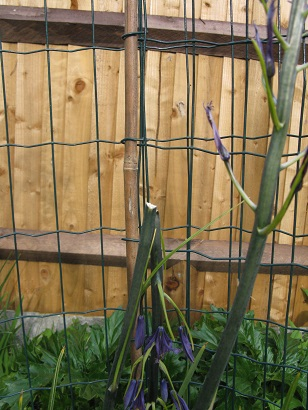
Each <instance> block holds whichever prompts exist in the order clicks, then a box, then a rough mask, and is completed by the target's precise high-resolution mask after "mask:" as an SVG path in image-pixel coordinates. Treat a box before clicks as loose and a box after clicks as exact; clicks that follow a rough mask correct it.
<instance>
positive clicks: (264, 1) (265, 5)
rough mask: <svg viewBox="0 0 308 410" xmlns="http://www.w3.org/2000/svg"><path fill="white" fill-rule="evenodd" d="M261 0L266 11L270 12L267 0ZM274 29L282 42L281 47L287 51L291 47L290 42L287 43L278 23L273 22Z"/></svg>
mask: <svg viewBox="0 0 308 410" xmlns="http://www.w3.org/2000/svg"><path fill="white" fill-rule="evenodd" d="M260 1H261V3H262V5H263V7H264V10H265V12H266V13H268V4H267V1H266V0H260ZM273 31H274V33H275V36H276V37H277V39H278V41H279V43H280V44H281V47H282V48H283V50H284V51H286V50H287V49H288V47H289V44H288V43H286V41H285V39H284V38H283V37H282V35H281V33H280V31H279V29H278V27H277V24H276V23H273Z"/></svg>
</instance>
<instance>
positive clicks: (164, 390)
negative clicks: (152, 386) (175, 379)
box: [160, 379, 168, 402]
mask: <svg viewBox="0 0 308 410" xmlns="http://www.w3.org/2000/svg"><path fill="white" fill-rule="evenodd" d="M160 395H161V398H162V399H163V401H164V402H166V401H167V400H168V383H167V380H166V379H161V382H160Z"/></svg>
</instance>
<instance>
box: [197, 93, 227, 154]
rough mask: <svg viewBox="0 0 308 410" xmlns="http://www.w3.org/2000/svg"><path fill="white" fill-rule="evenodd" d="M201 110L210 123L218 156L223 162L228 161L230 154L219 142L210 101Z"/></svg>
mask: <svg viewBox="0 0 308 410" xmlns="http://www.w3.org/2000/svg"><path fill="white" fill-rule="evenodd" d="M203 108H204V109H205V112H206V116H207V119H208V121H209V123H210V125H211V127H212V129H213V132H214V141H215V145H216V149H217V151H218V153H219V156H220V158H221V159H222V160H223V161H228V160H229V158H230V153H229V151H228V150H227V148H226V147H225V146H224V145H223V143H222V142H221V138H220V135H219V132H218V129H217V127H216V124H215V122H214V120H213V116H212V110H213V108H214V107H213V104H212V101H211V102H210V103H208V104H207V105H204V104H203Z"/></svg>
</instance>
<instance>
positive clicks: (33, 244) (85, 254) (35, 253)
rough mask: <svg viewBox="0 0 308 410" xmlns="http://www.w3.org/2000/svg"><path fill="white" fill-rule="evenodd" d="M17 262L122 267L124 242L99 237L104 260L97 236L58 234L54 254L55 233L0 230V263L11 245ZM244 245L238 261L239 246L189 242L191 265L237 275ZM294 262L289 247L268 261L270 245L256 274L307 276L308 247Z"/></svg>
mask: <svg viewBox="0 0 308 410" xmlns="http://www.w3.org/2000/svg"><path fill="white" fill-rule="evenodd" d="M14 237H15V238H16V245H17V249H16V250H17V253H18V254H19V259H20V260H26V261H36V262H54V263H58V262H59V257H60V255H61V262H62V263H70V264H84V265H98V266H99V265H101V264H102V263H104V265H105V266H118V267H124V266H126V248H125V240H123V238H122V237H121V236H117V235H107V234H103V250H104V257H103V258H102V255H101V244H100V235H99V234H97V233H82V234H79V233H78V234H76V233H69V232H60V233H59V243H60V250H58V241H57V234H56V233H55V232H42V231H30V230H18V231H16V233H15V234H14V233H13V232H12V230H11V229H5V228H0V259H6V258H11V259H14V258H15V255H16V253H15V243H14V242H15V241H14ZM179 244H180V240H178V239H165V246H166V250H167V251H170V250H172V249H174V248H176V247H177V246H178V245H179ZM247 248H248V244H247V243H243V244H242V257H241V258H239V243H238V242H233V243H232V252H231V256H230V247H229V242H228V241H213V240H212V241H211V240H193V241H192V242H191V251H190V252H191V255H190V260H191V264H192V265H193V266H194V267H195V268H196V269H198V270H199V271H202V272H205V271H210V272H228V271H229V268H230V271H231V272H237V271H238V267H239V263H243V262H244V259H245V255H246V253H247ZM294 252H295V254H294V261H293V263H292V262H291V260H292V247H291V246H289V245H280V244H276V245H275V250H274V257H273V260H272V245H271V244H267V245H266V247H265V252H264V256H263V259H262V265H261V267H260V273H269V272H270V271H271V263H273V266H272V272H273V273H277V274H287V275H289V274H290V273H291V269H293V273H294V274H296V275H307V276H308V265H307V263H308V247H307V246H297V247H296V248H295V251H294ZM184 260H186V251H185V248H184V249H183V250H182V251H179V252H177V253H176V254H175V255H173V256H172V258H171V259H170V260H169V262H168V267H170V266H172V265H174V264H176V263H179V262H181V261H184Z"/></svg>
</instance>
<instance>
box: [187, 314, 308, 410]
mask: <svg viewBox="0 0 308 410" xmlns="http://www.w3.org/2000/svg"><path fill="white" fill-rule="evenodd" d="M226 321H227V314H226V312H225V311H224V310H223V309H216V308H214V307H213V308H212V312H207V313H206V314H204V315H203V316H202V318H201V319H200V320H199V321H198V322H197V323H196V325H195V329H194V330H192V335H193V337H194V340H195V343H198V344H203V343H207V353H206V354H205V356H204V358H203V359H202V360H201V362H200V368H199V371H200V372H201V373H203V374H206V373H207V371H208V368H209V366H210V363H211V359H212V357H213V354H214V351H216V349H217V347H218V342H219V340H220V335H221V333H222V331H223V329H224V326H225V324H226ZM265 362H266V364H265ZM298 369H303V370H306V371H307V369H308V334H307V333H302V332H300V331H299V330H295V331H292V332H288V333H287V334H285V329H284V328H277V327H275V328H273V327H267V326H266V324H264V323H263V322H260V321H256V320H254V314H253V312H249V313H247V315H246V318H245V320H244V321H243V323H242V326H241V328H240V331H239V334H238V340H237V344H236V348H235V351H234V354H233V355H232V356H231V358H230V360H229V364H228V367H227V369H226V371H225V373H224V376H223V379H222V385H224V386H225V389H223V388H221V389H220V390H219V391H218V394H217V402H216V406H215V409H218V410H219V409H225V408H226V407H225V401H226V400H227V401H228V406H229V407H227V408H228V409H229V408H230V409H231V408H236V409H237V408H241V407H242V408H243V409H246V408H252V409H263V402H262V400H260V399H259V400H258V399H257V398H253V397H245V396H246V395H247V396H255V397H263V394H264V393H263V392H265V399H266V400H267V401H269V403H267V404H266V408H267V409H270V410H272V409H273V410H274V409H277V408H280V407H281V405H280V403H281V398H282V397H283V399H284V400H285V399H286V397H287V394H288V392H289V390H290V388H291V386H292V383H293V380H294V378H295V377H296V376H297V374H298ZM265 372H266V373H265ZM233 386H234V388H235V390H236V391H235V394H234V396H233V397H232V391H231V390H230V389H229V388H233ZM293 387H294V386H293ZM306 389H307V373H302V374H301V375H300V376H298V382H297V385H296V386H295V387H294V394H293V397H292V399H290V406H289V407H288V408H289V409H293V408H294V409H295V408H296V409H305V408H306V406H307V401H306V400H307V395H306ZM281 396H282V397H281ZM232 406H234V407H232Z"/></svg>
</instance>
